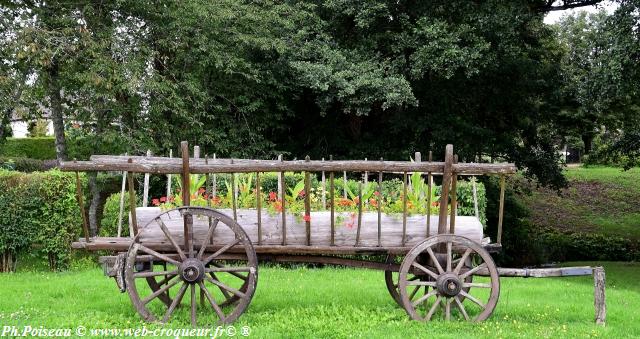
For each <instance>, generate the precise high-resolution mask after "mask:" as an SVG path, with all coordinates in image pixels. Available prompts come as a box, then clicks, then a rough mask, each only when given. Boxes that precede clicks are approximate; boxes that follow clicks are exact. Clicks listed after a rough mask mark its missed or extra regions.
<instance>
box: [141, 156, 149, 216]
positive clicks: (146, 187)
mask: <svg viewBox="0 0 640 339" xmlns="http://www.w3.org/2000/svg"><path fill="white" fill-rule="evenodd" d="M150 156H151V150H149V149H148V150H147V158H148V157H150ZM149 176H150V174H149V173H148V172H147V173H145V174H144V186H143V189H142V207H147V206H148V205H149Z"/></svg>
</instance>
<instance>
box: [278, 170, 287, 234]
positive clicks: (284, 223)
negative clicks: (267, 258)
mask: <svg viewBox="0 0 640 339" xmlns="http://www.w3.org/2000/svg"><path fill="white" fill-rule="evenodd" d="M280 189H281V190H282V198H281V199H280V205H281V206H282V245H283V246H285V245H287V208H286V200H287V199H286V192H287V190H286V189H287V182H286V181H285V176H284V172H280Z"/></svg>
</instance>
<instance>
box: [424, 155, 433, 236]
mask: <svg viewBox="0 0 640 339" xmlns="http://www.w3.org/2000/svg"><path fill="white" fill-rule="evenodd" d="M432 160H433V152H431V151H429V162H431V161H432ZM427 187H428V192H427V234H426V235H425V237H426V238H428V237H430V236H431V204H432V201H431V195H432V189H433V174H431V172H429V173H427Z"/></svg>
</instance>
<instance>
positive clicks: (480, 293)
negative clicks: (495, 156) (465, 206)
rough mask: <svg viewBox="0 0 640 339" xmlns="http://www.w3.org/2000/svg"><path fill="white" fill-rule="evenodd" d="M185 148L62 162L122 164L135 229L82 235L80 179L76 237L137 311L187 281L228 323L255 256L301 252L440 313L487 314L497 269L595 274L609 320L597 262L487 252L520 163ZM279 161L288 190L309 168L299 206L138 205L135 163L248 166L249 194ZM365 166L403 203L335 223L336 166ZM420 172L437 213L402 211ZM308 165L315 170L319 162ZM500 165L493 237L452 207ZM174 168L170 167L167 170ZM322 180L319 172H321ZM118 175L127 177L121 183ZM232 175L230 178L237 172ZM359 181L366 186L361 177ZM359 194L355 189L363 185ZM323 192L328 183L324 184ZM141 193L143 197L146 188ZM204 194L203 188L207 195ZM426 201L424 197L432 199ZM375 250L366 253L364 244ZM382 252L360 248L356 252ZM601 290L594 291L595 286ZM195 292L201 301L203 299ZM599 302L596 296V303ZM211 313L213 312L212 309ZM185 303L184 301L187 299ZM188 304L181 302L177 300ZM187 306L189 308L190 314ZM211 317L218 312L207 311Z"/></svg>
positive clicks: (162, 303)
mask: <svg viewBox="0 0 640 339" xmlns="http://www.w3.org/2000/svg"><path fill="white" fill-rule="evenodd" d="M181 146H182V148H181V151H182V159H175V158H166V157H151V156H147V157H140V156H138V157H133V156H131V157H129V156H93V157H91V160H90V161H73V162H64V163H62V164H61V165H60V167H61V169H62V170H64V171H75V172H76V173H77V172H79V171H105V172H114V171H118V172H123V173H125V175H126V178H127V180H126V181H127V182H128V190H129V200H130V204H131V212H130V217H129V220H130V225H129V226H130V231H131V233H130V234H131V236H130V237H123V236H120V235H119V236H118V237H89V233H88V227H87V219H86V216H85V214H84V206H83V202H82V195H81V193H80V192H81V188H80V180H79V179H78V200H79V205H80V209H81V210H82V211H83V212H82V215H83V229H84V234H85V236H84V238H83V239H80V240H79V241H77V242H74V243H73V247H74V248H79V249H86V250H90V251H97V250H108V251H112V252H113V253H114V254H115V255H112V256H107V257H102V258H101V260H102V261H103V263H104V264H105V266H106V268H105V273H106V274H107V275H109V276H111V277H114V278H115V279H116V282H117V284H118V287H119V288H120V290H121V291H122V292H125V291H126V292H127V293H128V295H129V297H130V299H131V302H132V303H133V305H134V307H135V308H136V310H137V312H138V313H139V314H140V315H141V316H142V318H144V319H145V320H147V321H157V320H159V321H162V322H166V321H168V320H169V319H170V317H171V316H172V315H173V314H174V312H176V309H179V306H180V304H181V303H182V300H183V299H184V296H185V295H186V294H187V290H189V292H190V293H189V296H190V300H188V301H187V303H188V304H189V305H190V307H189V308H188V313H189V315H190V318H191V323H192V325H194V326H195V325H196V324H197V318H198V314H200V316H201V317H202V316H205V317H206V318H205V319H206V321H205V322H206V323H209V324H210V323H212V322H217V323H229V322H233V321H234V320H236V319H237V318H238V317H239V316H240V315H241V314H242V313H243V312H244V311H245V310H246V308H247V307H248V305H249V303H250V302H251V299H252V297H253V295H254V292H255V290H256V285H257V280H258V262H259V261H261V260H264V261H275V262H303V263H321V264H335V265H345V266H352V267H365V268H371V269H378V270H382V271H384V272H385V282H386V286H387V289H388V291H389V293H390V294H391V296H392V297H393V299H394V300H395V301H396V302H397V303H398V304H399V305H400V306H401V307H403V308H404V309H405V310H406V312H407V313H408V314H409V316H410V317H411V318H412V319H415V320H421V321H428V320H431V319H433V318H435V317H442V318H444V319H446V320H449V319H463V320H468V321H482V320H485V319H487V318H488V317H489V316H490V315H491V314H492V312H493V310H494V309H495V307H496V304H497V302H498V297H499V295H500V276H501V275H502V276H522V277H529V276H532V277H542V276H567V275H587V274H594V276H596V275H598V276H599V277H600V278H601V279H599V280H598V281H601V282H600V284H601V285H602V286H601V289H598V290H597V291H596V292H597V293H596V297H597V298H596V299H597V300H596V317H597V319H600V321H604V308H603V307H604V281H603V277H604V272H602V270H601V268H597V269H593V268H591V267H578V268H575V267H574V268H557V269H537V270H536V269H534V270H527V269H502V268H498V267H496V265H495V263H494V261H493V259H492V257H491V253H494V252H497V251H499V250H500V249H501V237H502V236H501V235H502V215H503V207H504V190H505V188H504V186H505V176H506V175H510V174H513V173H515V172H516V168H515V166H514V165H513V164H485V163H457V159H456V157H455V156H454V153H453V147H452V146H451V145H448V146H447V147H446V152H445V159H444V161H442V162H434V161H431V156H429V161H425V162H423V161H420V159H419V158H420V156H419V154H418V153H417V154H416V159H415V161H383V160H379V161H366V160H365V161H333V160H328V161H324V160H323V161H311V160H309V158H308V157H307V158H306V159H305V160H297V161H282V160H281V159H279V160H241V159H213V160H211V159H208V158H205V159H200V158H197V157H192V158H190V156H189V148H188V145H187V143H186V142H183V143H182V145H181ZM265 172H276V173H278V175H279V180H278V185H280V187H279V189H280V190H281V192H286V187H285V186H286V180H285V176H284V173H285V172H302V173H304V217H303V218H302V219H300V218H299V217H296V216H294V215H292V214H291V213H288V211H287V208H288V206H287V205H286V199H281V206H280V208H279V210H278V212H277V213H276V214H274V213H273V211H271V212H268V211H265V208H264V207H263V206H262V204H263V201H262V200H263V199H262V198H258V199H256V201H255V204H256V205H255V206H256V208H252V209H246V208H245V209H242V208H238V206H237V201H236V200H237V197H236V195H235V194H232V200H233V204H232V207H231V208H230V209H226V210H218V209H214V208H211V207H207V206H204V207H203V206H192V205H191V199H192V198H191V195H190V194H184V195H183V196H184V197H183V198H182V206H181V207H177V208H173V209H170V210H161V209H160V208H157V207H140V208H136V192H135V189H134V180H133V174H134V173H147V174H149V173H150V174H166V175H168V176H169V177H170V176H171V175H172V174H180V175H181V178H182V179H181V187H185V188H186V187H191V182H190V180H192V178H191V177H192V175H193V174H197V175H203V176H205V177H206V183H207V184H206V187H207V189H206V190H207V193H210V189H211V188H212V185H211V181H210V177H212V176H215V175H221V174H225V173H227V174H228V173H231V174H233V175H231V177H230V178H231V180H232V181H233V180H234V178H235V173H254V174H255V181H256V185H255V193H256V194H255V196H256V197H262V196H263V195H262V194H261V184H260V180H261V174H264V173H265ZM346 172H360V173H365V172H366V173H367V175H376V176H377V179H378V180H377V185H378V186H377V189H378V192H380V189H381V185H382V178H383V173H395V175H400V176H402V178H403V179H404V181H403V190H404V192H403V195H402V204H403V212H402V213H399V214H398V215H387V214H383V213H382V211H381V207H380V206H381V205H382V204H381V201H380V200H379V199H381V197H380V195H379V194H378V195H377V196H375V197H374V198H373V199H378V200H377V210H374V211H369V212H363V207H362V203H363V202H362V200H363V199H362V196H360V199H358V206H357V212H356V213H350V214H349V215H348V216H347V217H349V218H351V220H352V223H351V225H352V226H353V227H344V226H342V225H340V224H341V223H342V221H343V220H344V218H345V216H344V213H341V212H337V211H335V206H336V204H335V201H336V199H337V197H335V196H334V195H335V194H334V192H335V180H336V179H335V175H334V174H335V173H340V174H342V173H346ZM416 172H417V173H420V175H425V176H427V177H428V181H427V182H428V189H429V194H426V196H425V197H424V198H425V199H427V200H429V199H431V190H432V182H433V180H432V178H433V177H434V176H440V177H441V182H442V186H441V187H442V188H441V192H440V198H439V201H438V202H439V213H437V215H431V212H430V211H431V209H430V208H427V209H426V212H425V215H409V213H408V212H407V186H408V180H407V176H408V175H410V174H412V173H416ZM311 173H322V175H323V178H324V176H325V174H328V186H329V188H328V190H327V193H328V200H329V201H328V202H327V205H328V208H329V211H311V202H310V196H311V192H310V190H311V188H310V186H311V184H310V183H311V180H310V176H311ZM314 175H315V174H314ZM472 175H473V176H476V175H498V176H500V177H501V180H500V182H501V189H500V190H501V192H500V203H499V211H498V212H499V221H498V225H497V230H498V231H497V236H496V241H495V242H491V241H490V240H489V238H485V237H484V234H483V225H482V224H481V223H480V221H479V220H478V218H477V217H474V216H459V215H457V214H458V213H457V193H456V190H457V188H456V186H457V181H458V178H459V177H461V176H472ZM170 181H171V179H169V182H170ZM323 182H324V181H323ZM124 183H125V181H124V180H123V189H124ZM232 187H233V182H232ZM360 187H362V186H360ZM359 194H362V189H360V193H359ZM323 196H324V195H323ZM145 200H146V199H145ZM207 201H209V200H207ZM431 203H435V202H432V201H427V206H431ZM362 255H372V256H368V257H365V256H362ZM375 257H378V258H386V260H379V261H375V260H365V259H363V258H375ZM598 293H600V294H601V297H598ZM198 294H199V295H200V298H199V299H200V306H198V302H197V300H198V298H197V296H198ZM598 304H601V306H598ZM209 308H211V309H213V314H215V318H212V317H211V311H210V310H208V309H209ZM183 310H184V309H183ZM181 312H185V313H187V311H181ZM185 316H186V314H185ZM212 320H213V321H212Z"/></svg>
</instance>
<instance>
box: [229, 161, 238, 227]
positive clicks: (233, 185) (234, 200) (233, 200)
mask: <svg viewBox="0 0 640 339" xmlns="http://www.w3.org/2000/svg"><path fill="white" fill-rule="evenodd" d="M231 163H232V164H233V159H231ZM236 185H237V183H236V174H235V173H231V191H232V192H231V208H232V209H233V220H235V221H238V206H237V199H238V198H237V194H238V192H237V188H236Z"/></svg>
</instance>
